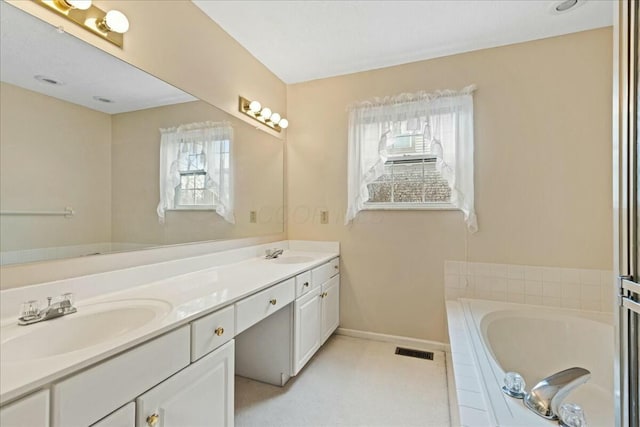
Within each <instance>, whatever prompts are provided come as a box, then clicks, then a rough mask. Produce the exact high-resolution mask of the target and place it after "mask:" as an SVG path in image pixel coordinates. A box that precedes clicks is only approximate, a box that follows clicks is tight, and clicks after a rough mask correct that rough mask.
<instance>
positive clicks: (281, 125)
mask: <svg viewBox="0 0 640 427" xmlns="http://www.w3.org/2000/svg"><path fill="white" fill-rule="evenodd" d="M238 110H240V112H241V113H244V114H245V115H247V116H249V117H251V118H252V119H254V120H257V121H259V122H260V123H262V124H263V125H266V126H268V127H269V128H271V129H273V130H275V131H276V132H280V131H282V129H286V128H288V127H289V121H288V120H287V119H285V118H283V117H281V116H280V114H278V113H274V112H273V111H271V108H269V107H263V106H262V104H261V103H259V102H258V101H249V100H248V99H247V98H244V97H242V96H241V97H240V99H239V103H238Z"/></svg>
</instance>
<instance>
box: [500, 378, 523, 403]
mask: <svg viewBox="0 0 640 427" xmlns="http://www.w3.org/2000/svg"><path fill="white" fill-rule="evenodd" d="M525 387H526V383H525V381H524V378H522V375H520V374H519V373H517V372H507V373H506V374H505V375H504V386H502V391H503V392H504V393H505V394H507V395H508V396H511V397H515V398H516V399H523V398H524V396H525V393H526V390H525Z"/></svg>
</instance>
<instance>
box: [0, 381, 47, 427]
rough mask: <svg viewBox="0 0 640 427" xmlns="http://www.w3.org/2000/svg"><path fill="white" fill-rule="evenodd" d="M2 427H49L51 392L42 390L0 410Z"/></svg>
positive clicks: (0, 424)
mask: <svg viewBox="0 0 640 427" xmlns="http://www.w3.org/2000/svg"><path fill="white" fill-rule="evenodd" d="M0 426H2V427H26V426H28V427H48V426H49V391H48V390H42V391H39V392H37V393H33V394H32V395H30V396H27V397H25V398H22V399H20V400H18V401H17V402H14V403H10V404H8V405H6V406H3V407H2V408H1V409H0Z"/></svg>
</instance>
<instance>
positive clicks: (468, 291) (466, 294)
mask: <svg viewBox="0 0 640 427" xmlns="http://www.w3.org/2000/svg"><path fill="white" fill-rule="evenodd" d="M460 290H461V291H462V292H463V294H464V295H463V296H464V297H465V298H475V297H476V291H475V289H473V288H467V289H460Z"/></svg>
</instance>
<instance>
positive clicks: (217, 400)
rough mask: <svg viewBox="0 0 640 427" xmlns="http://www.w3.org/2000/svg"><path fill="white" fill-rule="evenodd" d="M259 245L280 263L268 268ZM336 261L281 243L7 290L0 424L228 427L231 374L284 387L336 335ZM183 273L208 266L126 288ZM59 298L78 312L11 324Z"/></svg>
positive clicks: (315, 248) (325, 249)
mask: <svg viewBox="0 0 640 427" xmlns="http://www.w3.org/2000/svg"><path fill="white" fill-rule="evenodd" d="M265 246H267V247H269V246H277V247H279V248H283V249H284V251H285V252H284V254H283V255H282V256H281V257H279V258H276V259H269V260H267V259H264V257H263V256H257V254H262V253H264V249H265ZM338 256H339V249H338V245H337V243H328V242H317V243H314V242H279V243H277V244H271V245H263V246H254V247H250V248H243V249H240V250H233V251H225V252H219V253H215V254H211V255H206V256H204V257H196V258H191V259H185V260H177V261H172V262H171V263H169V264H173V265H172V266H166V265H164V266H163V265H155V266H146V267H139V268H134V269H129V270H128V271H126V272H122V271H120V272H111V273H103V274H101V275H93V276H86V277H82V278H78V279H73V280H69V281H61V282H53V283H50V284H43V285H35V286H30V287H25V288H18V289H14V290H9V291H4V292H3V295H2V296H3V298H2V309H3V313H2V315H3V321H2V346H1V347H0V349H1V352H2V354H1V356H2V357H1V358H0V360H1V364H0V368H1V378H2V380H1V394H0V399H1V402H2V407H1V408H0V424H2V425H3V426H7V427H9V426H24V425H29V426H33V427H36V426H49V425H51V426H53V427H59V426H81V425H83V426H84V425H95V426H100V427H106V426H109V427H111V426H118V427H120V426H138V427H142V426H151V427H153V426H156V425H157V426H165V427H170V426H184V425H193V426H197V425H211V426H222V425H225V426H233V420H234V416H233V410H234V409H233V408H234V375H236V374H238V375H243V376H247V377H249V378H253V379H257V380H260V381H265V382H269V383H272V384H276V385H284V383H286V381H287V380H288V379H289V378H290V377H292V376H294V375H297V374H299V373H300V371H301V369H302V368H303V367H304V365H305V364H306V363H307V362H308V361H309V359H310V358H311V357H312V356H313V354H314V353H315V352H316V351H317V350H318V349H319V348H320V346H321V345H322V344H323V343H324V342H325V341H326V340H327V338H328V337H329V336H330V335H331V334H332V333H333V332H334V330H335V329H336V328H337V327H338V324H339V288H340V274H339V270H340V266H339V258H338ZM190 263H191V264H192V265H193V266H202V265H203V263H204V264H206V263H210V264H212V265H215V266H214V267H211V268H204V269H202V268H200V269H198V270H197V271H194V272H192V273H188V274H180V275H176V276H172V277H169V278H165V279H162V280H157V281H153V282H150V283H145V284H142V285H138V286H135V287H128V286H127V284H126V282H127V281H129V282H131V281H138V282H139V281H140V278H141V277H142V276H141V275H144V274H145V271H148V268H149V267H155V268H156V269H162V268H170V269H171V268H175V267H176V264H181V267H180V268H185V267H186V266H188V265H189V264H190ZM163 264H166V263H163ZM97 276H99V277H97ZM109 277H112V279H113V280H111V281H109V280H108V279H109ZM92 282H93V283H103V284H105V285H104V286H103V289H102V290H101V291H98V290H96V289H95V288H93V289H90V288H91V283H92ZM62 292H74V294H76V296H77V299H78V303H77V308H78V312H77V313H75V314H71V315H69V316H63V317H60V318H57V319H53V320H49V321H45V322H40V323H39V324H34V325H29V326H18V325H17V322H16V320H17V317H13V316H11V315H12V314H13V312H15V311H16V309H15V308H12V304H15V303H17V304H18V305H17V308H19V307H20V303H19V302H18V301H19V300H20V299H21V298H25V297H27V296H28V297H27V298H26V299H33V298H39V297H40V295H44V294H47V293H48V294H53V295H57V294H59V293H62ZM85 297H86V298H85ZM9 314H11V315H9ZM16 314H17V312H16ZM8 315H9V316H8ZM12 317H13V319H12ZM83 325H86V327H83ZM131 325H134V326H135V325H137V326H135V327H133V329H128V326H131ZM69 332H70V333H72V335H71V336H70V335H68V333H69ZM42 337H44V341H42V342H39V340H38V339H39V338H42ZM48 344H51V347H47V346H48ZM43 349H44V350H43Z"/></svg>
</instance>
